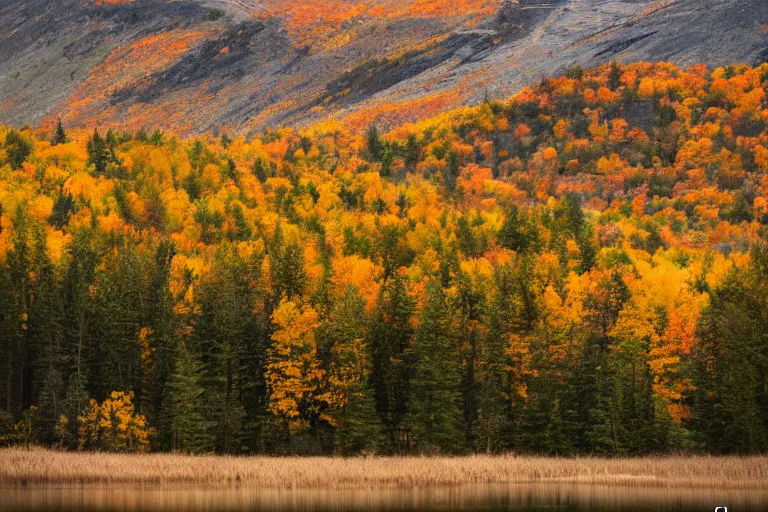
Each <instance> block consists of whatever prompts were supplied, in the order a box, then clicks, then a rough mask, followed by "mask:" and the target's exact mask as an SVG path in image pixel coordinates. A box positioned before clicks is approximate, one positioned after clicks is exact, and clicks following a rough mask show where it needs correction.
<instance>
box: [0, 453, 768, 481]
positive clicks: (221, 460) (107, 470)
mask: <svg viewBox="0 0 768 512" xmlns="http://www.w3.org/2000/svg"><path fill="white" fill-rule="evenodd" d="M512 484H523V485H531V484H558V485H591V486H609V487H643V488H709V489H744V490H748V489H767V488H768V457H767V456H744V457H738V456H727V457H714V456H705V455H691V456H649V457H638V458H597V457H578V458H548V457H529V456H515V455H497V456H486V455H469V456H457V457H367V458H362V457H361V458H333V457H312V458H300V457H264V456H249V457H233V456H221V455H196V456H188V455H179V454H110V453H95V452H59V451H53V450H46V449H40V448H32V449H18V448H7V449H0V488H17V489H18V488H54V487H72V486H77V487H80V486H87V487H102V486H119V487H126V486H134V487H135V486H140V487H147V488H157V489H162V488H167V487H169V486H174V487H180V486H181V487H187V486H193V487H201V488H206V489H217V488H230V487H231V488H237V487H242V488H248V489H254V490H257V489H262V490H366V489H398V490H404V489H419V488H451V487H467V486H474V485H494V486H495V485H512Z"/></svg>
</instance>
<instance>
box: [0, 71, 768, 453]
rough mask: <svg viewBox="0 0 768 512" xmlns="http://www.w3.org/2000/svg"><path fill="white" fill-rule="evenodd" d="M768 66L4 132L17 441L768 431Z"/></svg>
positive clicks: (699, 443)
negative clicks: (437, 98) (439, 102)
mask: <svg viewBox="0 0 768 512" xmlns="http://www.w3.org/2000/svg"><path fill="white" fill-rule="evenodd" d="M767 89H768V65H763V66H761V67H758V68H750V67H747V66H741V65H734V66H731V67H727V68H720V69H715V70H708V69H706V68H705V67H703V66H697V67H692V68H689V69H686V70H680V69H677V68H676V67H675V66H673V65H671V64H666V63H659V64H646V63H637V64H631V65H621V64H611V65H606V66H603V67H601V68H598V69H593V70H584V69H580V68H574V69H571V70H570V71H569V72H568V73H567V74H566V75H565V76H563V77H560V78H556V79H551V80H547V81H544V82H543V83H541V84H540V85H538V86H536V87H533V88H530V89H525V90H523V91H521V92H520V93H519V94H517V95H516V96H515V97H513V98H511V99H510V100H508V101H493V100H489V101H487V102H485V103H484V104H483V105H481V106H479V107H474V108H467V109H464V110H460V111H453V112H449V113H446V114H443V115H440V116H438V117H436V118H432V119H429V120H425V121H423V122H420V123H417V124H411V125H406V126H401V127H397V128H395V129H392V130H391V131H385V130H384V129H378V128H376V127H371V128H370V129H369V130H368V131H367V132H364V133H350V132H349V131H348V130H347V129H345V128H344V127H343V126H341V125H339V124H336V123H333V122H328V123H326V124H323V125H318V126H314V127H312V128H311V129H307V130H304V131H297V130H292V129H280V130H269V131H265V132H264V133H262V134H260V135H257V136H253V137H251V138H242V137H238V138H230V137H228V136H227V135H226V134H225V135H221V136H218V137H215V138H214V137H209V138H201V139H194V140H178V139H177V138H175V137H174V136H173V135H171V134H167V133H162V132H160V131H151V130H149V131H141V132H138V133H132V134H125V133H116V132H114V131H111V130H107V127H103V128H100V129H97V130H96V131H94V132H91V133H87V134H74V133H67V131H66V130H65V129H64V127H61V126H59V127H58V129H57V130H56V132H55V133H54V134H50V133H46V134H43V133H41V132H40V131H35V130H30V129H23V130H18V129H11V128H0V142H2V144H0V207H1V209H0V263H1V265H0V343H1V345H0V354H1V356H0V362H2V364H1V365H0V366H1V367H0V382H2V393H0V409H2V412H0V441H2V442H3V443H41V444H45V445H51V446H58V447H63V448H69V449H101V450H115V451H135V450H138V451H144V450H149V449H151V450H153V451H162V450H178V451H185V452H208V451H216V452H219V453H233V454H239V453H299V454H317V453H339V454H357V453H373V452H375V453H437V452H445V453H464V452H502V451H517V452H537V453H549V454H573V453H603V454H637V453H649V452H660V451H668V450H695V451H705V452H710V453H723V452H736V453H749V452H765V451H766V450H768V343H767V342H766V338H765V336H766V334H767V333H768V249H766V246H765V238H766V235H767V234H768V233H767V232H766V228H765V225H766V224H768V100H767V99H766V90H767Z"/></svg>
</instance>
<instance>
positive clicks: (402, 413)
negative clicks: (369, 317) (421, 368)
mask: <svg viewBox="0 0 768 512" xmlns="http://www.w3.org/2000/svg"><path fill="white" fill-rule="evenodd" d="M413 310H414V303H413V299H412V298H411V297H410V296H409V295H408V293H407V292H406V289H405V283H404V282H403V277H402V276H400V275H399V274H395V275H394V276H393V278H392V279H391V280H390V281H389V282H387V283H386V285H385V287H384V289H383V290H382V293H381V296H380V298H379V301H378V308H377V310H376V315H375V320H374V321H373V326H372V328H371V334H370V338H371V350H372V353H373V365H372V374H371V385H372V387H373V391H374V397H375V402H376V411H377V412H378V414H379V418H380V419H381V423H382V424H383V425H384V430H385V433H386V435H387V437H388V438H389V443H390V447H391V448H392V449H394V450H396V451H400V450H403V449H405V448H407V447H408V446H409V444H410V438H408V437H407V432H406V425H405V421H406V415H407V413H408V408H409V405H410V395H411V393H410V386H411V377H412V373H413V361H412V354H411V353H410V352H409V351H408V348H409V346H410V343H411V338H412V337H413V327H412V326H411V320H412V317H413Z"/></svg>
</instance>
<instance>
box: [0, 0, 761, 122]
mask: <svg viewBox="0 0 768 512" xmlns="http://www.w3.org/2000/svg"><path fill="white" fill-rule="evenodd" d="M766 24H768V3H766V2H764V1H763V0H723V1H719V2H715V1H701V0H678V1H670V0H666V1H653V2H648V1H638V0H624V1H621V0H602V1H592V0H590V1H587V0H552V1H547V2H545V1H543V0H541V1H540V0H519V1H518V0H511V1H501V0H461V1H446V0H439V1H431V2H427V1H426V0H411V1H405V2H393V1H391V0H365V1H362V2H349V1H346V0H333V1H328V0H301V1H295V2H287V1H285V0H263V1H256V0H177V1H166V0H62V1H60V2H56V3H52V2H47V1H44V0H24V1H19V0H0V34H4V43H3V47H4V51H3V52H0V122H2V123H8V124H17V125H18V124H26V123H32V124H43V125H49V124H51V123H52V122H53V121H54V120H55V119H56V118H57V117H61V118H62V119H63V120H64V122H65V124H67V125H68V126H72V127H88V126H92V125H94V124H110V125H118V126H120V127H123V128H130V129H136V128H138V127H141V126H159V127H163V128H173V129H174V130H176V131H177V132H180V133H183V134H193V133H200V132H204V131H210V130H214V131H215V130H217V129H226V130H231V131H235V132H247V131H249V130H253V129H260V128H262V127H264V126H268V125H272V126H274V125H279V124H299V125H302V124H307V123H310V122H317V121H320V120H323V119H326V118H329V117H338V118H343V119H344V120H345V121H346V122H347V123H350V124H355V125H366V124H369V123H371V122H381V123H385V124H391V123H396V122H402V121H407V120H411V119H414V118H417V117H420V116H422V115H429V114H433V113H435V112H438V111H442V110H444V109H447V108H453V107H456V106H460V105H463V104H466V103H476V102H478V101H481V100H482V99H483V98H484V97H485V96H486V95H487V94H490V95H493V96H506V95H507V94H509V93H512V92H514V91H515V90H518V89H519V88H521V87H522V86H524V85H527V84H530V83H533V82H535V81H537V80H539V79H540V78H542V77H545V76H553V75H557V74H559V73H561V72H563V71H564V70H566V69H567V68H569V67H571V66H573V65H575V64H578V65H583V66H591V65H596V64H599V63H602V62H606V61H609V60H614V59H615V60H621V61H625V62H631V61H637V60H672V61H674V62H675V63H677V64H679V65H688V64H693V63H697V62H703V63H706V64H710V65H723V64H726V63H728V62H732V61H743V62H748V63H752V64H756V63H759V62H762V61H763V60H765V59H766V57H767V56H768V53H767V52H768V33H767V32H768V30H766Z"/></svg>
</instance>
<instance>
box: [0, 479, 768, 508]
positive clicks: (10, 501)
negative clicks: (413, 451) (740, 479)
mask: <svg viewBox="0 0 768 512" xmlns="http://www.w3.org/2000/svg"><path fill="white" fill-rule="evenodd" d="M718 506H722V507H727V510H728V511H729V512H747V511H748V512H752V511H755V512H756V511H768V489H766V490H760V489H751V490H737V489H665V488H661V489H660V488H638V487H607V486H595V485H578V484H535V485H489V486H471V487H461V488H440V489H414V490H395V489H387V490H366V491H362V490H360V491H318V490H312V491H306V490H301V491H299V490H296V491H290V490H281V491H276V490H275V491H265V490H257V489H248V488H229V489H194V488H176V489H174V488H163V489H160V488H157V487H150V488H136V487H114V486H113V487H88V486H86V487H45V488H0V511H38V510H39V511H51V510H67V511H116V512H117V511H126V512H128V511H131V512H142V511H152V512H154V511H161V510H162V511H166V510H168V511H192V512H194V511H216V512H218V511H230V510H232V511H235V510H242V511H245V510H248V511H278V512H280V511H342V512H343V511H349V512H352V511H361V512H374V511H419V512H422V511H453V510H461V511H502V510H511V511H519V512H533V511H536V512H555V511H557V512H561V511H562V512H565V511H574V512H608V511H629V512H712V511H713V510H715V508H716V507H718Z"/></svg>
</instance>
